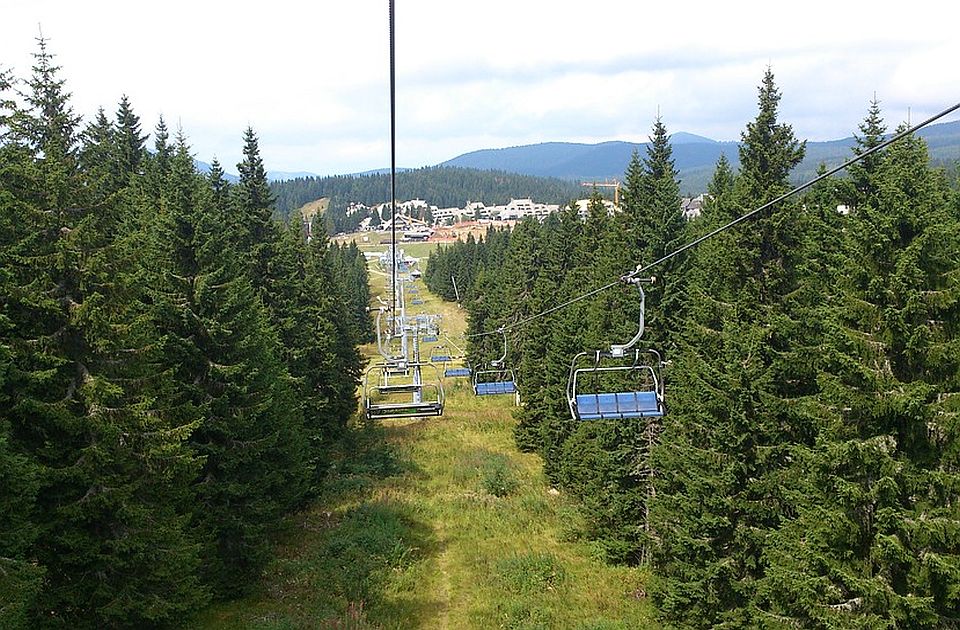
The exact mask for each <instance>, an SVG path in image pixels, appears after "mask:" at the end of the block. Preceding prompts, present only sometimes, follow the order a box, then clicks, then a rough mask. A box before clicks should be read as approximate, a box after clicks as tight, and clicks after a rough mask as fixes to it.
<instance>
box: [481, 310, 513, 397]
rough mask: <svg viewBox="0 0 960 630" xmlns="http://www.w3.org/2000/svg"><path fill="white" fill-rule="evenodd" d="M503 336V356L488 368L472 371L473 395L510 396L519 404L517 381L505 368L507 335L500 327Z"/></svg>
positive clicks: (511, 370)
mask: <svg viewBox="0 0 960 630" xmlns="http://www.w3.org/2000/svg"><path fill="white" fill-rule="evenodd" d="M499 332H500V334H501V335H503V354H502V355H501V356H500V358H499V359H495V360H493V361H491V362H490V368H489V369H485V370H479V369H478V370H474V371H473V393H474V394H476V395H477V396H503V395H508V394H512V395H513V396H515V397H516V399H517V402H518V404H519V400H520V392H519V390H518V389H517V379H516V376H515V375H514V373H513V369H511V368H508V367H506V365H505V361H506V358H507V334H506V332H505V331H504V329H503V328H502V327H501V328H500V329H499Z"/></svg>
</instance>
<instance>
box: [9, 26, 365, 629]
mask: <svg viewBox="0 0 960 630" xmlns="http://www.w3.org/2000/svg"><path fill="white" fill-rule="evenodd" d="M34 57H35V62H34V66H33V68H32V73H31V74H30V75H29V76H27V77H25V78H17V77H14V76H12V73H10V72H6V73H4V74H2V75H0V97H2V102H0V223H2V225H0V480H2V491H0V627H3V628H113V627H128V628H147V627H159V626H176V625H179V623H180V622H182V620H183V619H184V616H185V615H189V614H191V613H193V612H195V611H197V610H199V609H200V608H202V607H203V606H205V605H206V604H207V603H208V602H210V601H211V600H213V599H223V598H231V597H235V596H236V595H238V594H242V593H244V592H245V591H246V590H247V589H249V588H250V587H251V586H252V585H254V584H255V583H256V581H257V580H258V578H259V576H260V572H261V569H262V568H263V567H264V565H265V564H266V563H267V562H268V561H269V559H270V557H271V555H272V553H273V552H272V548H271V543H270V534H271V532H273V531H274V530H275V529H276V527H277V526H278V524H279V523H280V521H281V519H282V518H283V517H284V515H286V514H288V513H291V512H292V511H295V510H298V509H299V508H301V507H302V506H303V505H305V504H306V503H307V502H309V501H310V500H311V497H313V496H315V494H316V493H317V490H318V486H319V483H320V481H321V478H322V476H323V474H324V471H325V469H326V462H327V459H328V452H329V450H330V448H331V444H332V443H333V441H334V440H336V439H337V437H338V435H340V434H341V433H342V431H343V430H344V427H345V426H346V424H347V421H348V419H349V418H350V417H351V416H352V414H353V413H354V411H355V408H356V405H357V401H356V385H357V379H358V376H359V374H360V370H361V368H362V364H361V357H360V354H359V352H358V349H357V346H358V344H359V343H361V342H365V341H367V340H369V338H370V337H371V335H372V331H371V329H370V320H369V317H368V316H367V315H366V307H367V304H368V302H369V299H370V296H369V289H368V283H367V269H366V263H365V260H364V256H363V255H362V254H361V253H360V252H359V250H358V249H357V248H356V247H355V246H350V247H338V246H332V245H331V244H330V243H329V242H328V240H327V238H326V237H325V236H324V235H323V234H322V232H318V231H314V235H313V238H312V239H311V240H310V241H309V243H308V242H307V239H305V238H304V237H303V234H302V228H301V225H300V222H299V221H296V222H293V224H292V225H291V226H290V227H287V226H285V225H282V224H279V223H276V222H275V221H274V219H273V214H274V200H273V196H272V194H271V193H270V190H269V188H268V184H267V181H266V177H265V173H264V166H263V162H262V160H261V157H260V150H259V147H258V140H257V136H256V134H255V133H254V131H253V130H252V129H249V128H248V129H247V130H246V132H245V133H244V134H243V155H244V159H243V161H242V162H241V163H240V164H238V165H237V167H238V169H239V172H240V180H239V182H238V183H237V184H235V185H228V184H227V183H226V182H225V181H224V179H223V171H222V169H221V168H220V167H219V165H216V164H215V165H214V168H213V170H212V172H211V173H210V174H209V176H201V175H199V174H198V173H197V171H196V170H195V169H194V160H193V156H192V155H191V153H190V147H189V145H188V142H187V138H186V137H185V135H184V134H183V133H182V132H180V131H177V132H175V133H174V134H173V136H172V137H171V135H170V132H169V131H168V129H167V127H166V125H165V123H164V121H163V120H162V119H161V120H160V121H159V122H158V123H157V125H156V128H155V130H154V133H153V138H154V141H153V146H152V147H151V148H148V147H147V146H146V144H145V143H146V137H147V136H146V135H145V134H144V133H143V130H142V128H141V122H140V119H139V117H138V116H137V115H136V114H135V112H134V109H133V106H132V105H131V103H130V102H129V100H128V99H127V98H126V97H124V98H123V99H122V100H121V101H120V103H119V105H118V107H117V109H116V113H115V114H114V115H112V116H110V115H108V114H107V113H106V112H104V111H103V110H102V109H101V110H100V111H99V113H98V114H97V116H96V117H95V119H94V120H93V121H92V122H90V123H88V124H85V125H84V124H81V120H80V118H79V117H78V116H77V115H76V114H75V113H74V111H73V109H72V107H71V104H70V94H69V92H68V91H67V89H66V86H65V80H64V79H63V78H62V77H61V74H60V68H59V67H58V66H57V65H56V64H55V62H54V57H53V55H52V54H51V53H50V52H49V51H48V50H47V46H46V43H45V42H44V41H43V40H41V41H40V45H39V50H38V52H37V53H36V54H35V56H34Z"/></svg>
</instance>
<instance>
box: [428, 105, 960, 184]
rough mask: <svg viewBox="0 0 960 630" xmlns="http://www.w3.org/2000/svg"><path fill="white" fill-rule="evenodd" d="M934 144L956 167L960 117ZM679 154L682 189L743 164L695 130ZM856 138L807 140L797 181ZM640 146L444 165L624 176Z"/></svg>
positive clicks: (934, 133) (561, 145) (678, 139)
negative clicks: (720, 168)
mask: <svg viewBox="0 0 960 630" xmlns="http://www.w3.org/2000/svg"><path fill="white" fill-rule="evenodd" d="M919 135H920V136H921V137H923V138H924V139H925V140H926V142H927V145H928V146H929V148H930V158H931V161H932V162H933V163H934V164H935V165H937V166H948V167H952V166H953V165H955V164H956V162H957V161H958V160H960V121H958V122H950V123H942V124H939V125H932V126H930V127H928V128H926V129H924V130H922V131H921V132H920V134H919ZM670 141H671V145H672V147H673V158H674V163H675V164H676V167H677V170H678V171H679V172H680V180H681V191H682V192H684V193H686V194H696V193H700V192H703V191H705V190H706V187H707V182H709V181H710V178H711V177H712V175H713V170H714V167H715V165H716V163H717V160H718V159H719V158H720V155H721V154H724V155H726V156H727V159H728V160H729V161H730V163H731V165H732V166H733V167H734V168H738V167H739V163H740V160H739V154H738V148H739V143H737V142H718V141H716V140H711V139H709V138H704V137H702V136H697V135H694V134H690V133H685V132H678V133H675V134H673V135H672V136H671V137H670ZM855 145H856V140H855V139H854V138H853V137H852V136H851V137H848V138H843V139H840V140H830V141H826V142H807V151H806V157H805V159H804V161H803V162H802V163H801V164H800V165H799V166H798V167H797V168H796V169H795V170H794V171H793V173H792V176H793V178H794V180H795V181H797V182H800V181H805V180H808V179H811V178H812V177H813V176H814V175H815V173H816V171H817V167H818V166H819V165H820V164H821V163H825V164H827V166H836V165H839V164H841V163H843V162H844V161H846V160H848V159H849V158H850V157H851V155H852V153H851V150H852V148H853V147H854V146H855ZM634 151H637V152H638V153H639V155H640V157H641V159H642V158H643V157H645V156H646V152H647V144H646V143H632V142H601V143H599V144H580V143H573V142H546V143H542V144H533V145H526V146H519V147H508V148H503V149H484V150H480V151H472V152H470V153H465V154H463V155H460V156H458V157H455V158H453V159H452V160H447V161H446V162H443V163H442V164H441V165H440V166H453V167H460V168H475V169H481V170H501V171H507V172H512V173H520V174H524V175H533V176H536V177H556V178H560V179H567V180H583V181H587V180H595V179H622V178H623V172H624V170H625V169H626V167H627V164H628V163H629V161H630V156H631V155H632V154H633V152H634Z"/></svg>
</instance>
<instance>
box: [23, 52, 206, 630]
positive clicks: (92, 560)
mask: <svg viewBox="0 0 960 630" xmlns="http://www.w3.org/2000/svg"><path fill="white" fill-rule="evenodd" d="M28 84H29V85H30V90H31V91H30V94H29V95H28V96H27V97H26V98H25V99H24V100H25V102H26V103H27V105H28V107H27V108H25V109H22V110H18V111H15V112H14V113H13V115H12V116H11V121H12V128H13V129H14V130H15V133H14V134H13V142H12V144H11V145H10V150H11V151H12V152H13V154H15V155H16V158H15V160H14V161H12V162H11V164H10V166H11V167H12V169H11V173H13V172H16V175H17V181H16V184H15V186H14V187H13V188H12V190H14V191H16V193H15V194H16V197H15V198H14V200H13V204H12V208H11V210H12V211H13V213H14V214H12V218H13V219H14V220H15V221H16V222H17V223H18V224H20V225H21V228H19V230H18V231H17V232H15V233H14V234H15V241H14V242H13V243H12V248H11V249H10V250H8V252H9V253H11V254H12V258H11V263H12V265H11V267H10V270H11V275H10V279H11V285H10V286H12V289H13V290H12V292H11V297H12V298H13V299H12V300H10V302H9V303H8V305H9V306H10V310H9V311H8V314H9V318H10V321H11V322H12V323H13V325H14V326H13V331H12V334H10V335H9V336H7V338H6V339H5V342H7V343H5V345H8V346H9V347H10V348H11V351H12V356H13V361H12V363H11V366H12V368H13V369H12V370H10V373H9V379H10V385H11V386H12V387H10V390H9V391H10V395H9V396H8V398H7V401H6V403H5V405H4V407H5V409H4V417H5V418H7V419H8V421H9V425H8V426H9V427H10V432H9V436H10V442H9V444H10V446H11V449H12V450H14V451H15V452H17V453H18V454H19V459H20V461H28V462H29V463H30V465H31V468H32V469H33V470H35V471H36V477H35V479H36V481H37V484H38V485H37V493H36V501H35V504H34V505H35V508H34V510H35V511H34V513H35V515H36V516H35V521H34V523H35V525H36V530H35V531H36V533H37V535H36V538H35V540H34V541H33V543H32V548H31V550H30V554H31V557H32V558H34V559H35V561H36V562H37V563H38V565H40V566H42V567H44V568H45V569H46V577H45V580H44V584H43V589H42V591H41V592H40V593H39V594H38V596H37V598H36V600H35V602H34V603H33V606H32V610H31V614H32V616H33V622H34V623H37V624H42V625H68V626H70V627H96V626H109V625H117V624H143V623H145V624H159V623H164V622H166V621H170V620H171V619H172V618H174V617H175V616H177V615H179V614H182V613H183V612H184V611H186V610H191V609H192V608H193V607H194V606H195V604H196V602H197V599H198V596H197V593H196V592H195V590H194V589H193V588H192V587H193V585H192V584H191V583H190V579H189V575H190V570H189V564H190V559H189V557H190V555H191V547H190V544H189V540H188V537H187V535H186V529H185V525H186V518H185V516H184V514H183V512H182V511H180V510H181V509H182V508H183V501H182V500H183V498H184V489H185V488H186V487H187V486H186V484H185V481H186V480H188V479H189V478H190V476H191V475H192V472H193V471H192V469H191V466H192V463H191V460H190V458H188V457H183V456H182V455H184V454H185V453H184V452H183V450H182V448H181V445H182V443H183V440H184V438H185V431H186V430H185V429H183V428H182V427H179V426H171V425H170V424H168V422H167V421H168V418H167V417H165V416H164V415H163V414H162V413H160V412H158V410H157V409H156V408H155V407H154V406H153V405H152V400H153V399H152V394H151V392H150V388H149V386H148V385H147V383H149V382H150V379H151V378H152V375H151V373H150V372H149V370H148V369H147V366H146V364H145V363H144V361H143V357H144V356H145V355H146V354H147V353H148V351H147V348H149V344H150V338H151V336H152V335H151V333H150V332H147V331H145V330H144V329H143V328H142V327H141V324H142V321H143V320H142V319H140V318H138V317H137V312H138V309H139V293H138V288H137V286H136V283H134V282H132V274H131V273H130V269H129V261H130V255H129V251H130V250H129V249H128V248H126V247H125V246H124V244H123V241H122V238H121V237H122V234H123V230H122V229H121V226H122V224H123V221H124V212H123V208H122V207H120V206H118V205H116V204H115V203H109V202H107V199H108V194H107V192H106V191H105V190H103V189H100V188H98V187H99V186H101V185H103V184H104V179H103V178H100V177H97V176H96V175H95V174H94V173H93V172H83V171H81V170H80V165H81V164H82V160H79V159H78V154H79V152H78V149H77V139H78V137H79V134H78V133H77V131H76V127H75V125H76V123H77V119H76V117H74V116H73V115H72V114H71V110H70V107H69V102H68V99H67V95H66V93H65V92H64V90H63V85H64V83H63V81H62V80H60V79H59V77H58V75H57V68H56V67H55V66H53V64H52V62H51V56H50V55H49V53H48V52H47V51H46V47H45V45H44V43H43V42H42V41H41V46H40V53H38V64H37V66H36V67H35V70H34V76H33V78H32V79H31V81H30V82H29V83H28ZM102 123H103V121H102V120H101V121H99V127H100V129H101V130H104V129H105V127H104V126H103V124H102ZM101 139H102V136H101ZM5 149H6V147H5ZM5 210H6V209H5ZM26 531H29V528H26ZM194 558H195V554H194ZM184 569H187V577H186V578H183V577H180V575H179V574H180V572H181V571H183V570H184ZM171 576H175V579H170V577H171Z"/></svg>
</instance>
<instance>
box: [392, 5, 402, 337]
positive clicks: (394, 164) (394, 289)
mask: <svg viewBox="0 0 960 630" xmlns="http://www.w3.org/2000/svg"><path fill="white" fill-rule="evenodd" d="M389 5H390V6H389V12H390V250H391V251H390V257H391V258H392V260H391V261H390V268H391V270H392V278H391V290H392V294H393V304H392V305H391V306H390V309H391V310H393V311H396V309H397V59H396V35H395V33H394V11H393V0H390V3H389ZM399 325H402V323H401V322H398V320H397V318H394V330H393V332H394V334H397V333H398V332H400V331H399V329H398V326H399Z"/></svg>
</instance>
